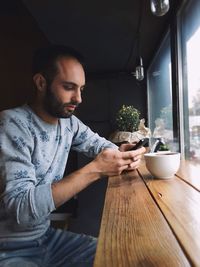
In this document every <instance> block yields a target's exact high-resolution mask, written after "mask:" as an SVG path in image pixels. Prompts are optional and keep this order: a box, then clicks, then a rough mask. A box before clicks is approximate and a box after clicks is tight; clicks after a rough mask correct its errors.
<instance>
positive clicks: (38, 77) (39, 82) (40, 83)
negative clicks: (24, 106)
mask: <svg viewBox="0 0 200 267" xmlns="http://www.w3.org/2000/svg"><path fill="white" fill-rule="evenodd" d="M33 82H34V84H35V86H36V87H37V89H38V90H39V91H41V92H43V91H45V90H46V86H47V82H46V79H45V78H44V76H43V75H42V74H41V73H36V74H35V75H34V76H33Z"/></svg>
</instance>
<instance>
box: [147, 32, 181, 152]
mask: <svg viewBox="0 0 200 267" xmlns="http://www.w3.org/2000/svg"><path fill="white" fill-rule="evenodd" d="M147 80H148V114H149V115H148V116H149V127H150V129H151V132H152V137H153V142H155V140H156V139H157V138H163V139H164V141H165V143H167V144H168V146H169V149H170V150H173V151H174V150H177V146H174V144H173V117H172V87H171V83H172V82H171V51H170V35H169V33H168V34H167V36H166V38H165V39H164V41H163V42H162V45H161V47H160V49H159V51H158V53H157V54H156V56H155V58H154V60H153V62H152V64H151V66H150V68H149V70H148V72H147ZM172 146H173V147H172Z"/></svg>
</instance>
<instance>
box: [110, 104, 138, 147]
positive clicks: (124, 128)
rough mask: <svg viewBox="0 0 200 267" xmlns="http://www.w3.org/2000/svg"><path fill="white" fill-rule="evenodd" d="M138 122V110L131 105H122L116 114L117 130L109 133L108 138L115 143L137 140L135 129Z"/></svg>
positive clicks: (136, 129)
mask: <svg viewBox="0 0 200 267" xmlns="http://www.w3.org/2000/svg"><path fill="white" fill-rule="evenodd" d="M139 124H140V112H139V110H137V109H136V108H134V107H133V106H131V105H130V106H128V105H122V107H121V108H120V109H119V110H118V112H117V114H116V127H117V130H116V131H115V132H114V133H113V134H111V136H110V138H109V139H110V140H111V141H112V142H113V143H116V144H120V143H125V142H129V143H132V142H135V141H138V134H137V133H138V132H137V131H138V126H139Z"/></svg>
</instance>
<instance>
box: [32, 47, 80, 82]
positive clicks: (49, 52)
mask: <svg viewBox="0 0 200 267" xmlns="http://www.w3.org/2000/svg"><path fill="white" fill-rule="evenodd" d="M62 57H72V58H74V59H76V60H77V61H78V62H79V63H80V64H81V65H82V66H83V67H84V58H83V56H82V55H81V54H80V53H79V52H78V51H76V50H75V49H73V48H72V47H69V46H64V45H50V46H47V47H42V48H39V49H37V50H36V51H35V53H34V55H33V62H32V73H33V75H34V74H36V73H41V74H42V75H43V76H44V77H45V78H46V79H47V80H48V81H49V82H51V81H52V80H53V78H54V76H55V75H56V73H57V71H58V70H57V66H56V62H57V60H58V59H60V58H62Z"/></svg>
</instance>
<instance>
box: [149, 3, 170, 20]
mask: <svg viewBox="0 0 200 267" xmlns="http://www.w3.org/2000/svg"><path fill="white" fill-rule="evenodd" d="M150 1H151V11H152V13H153V14H154V15H155V16H158V17H160V16H163V15H165V14H166V13H167V12H168V10H169V0H150Z"/></svg>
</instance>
